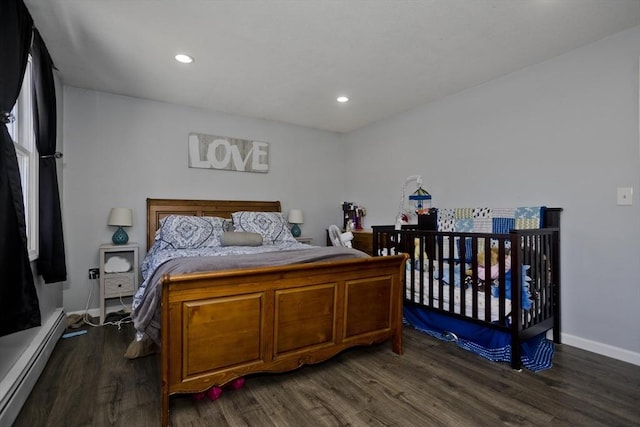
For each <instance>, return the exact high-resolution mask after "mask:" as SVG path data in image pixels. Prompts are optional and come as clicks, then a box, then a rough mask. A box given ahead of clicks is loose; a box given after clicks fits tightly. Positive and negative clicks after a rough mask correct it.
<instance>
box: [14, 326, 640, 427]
mask: <svg viewBox="0 0 640 427" xmlns="http://www.w3.org/2000/svg"><path fill="white" fill-rule="evenodd" d="M132 336H133V332H132V330H131V327H130V325H127V326H126V327H123V329H121V330H118V328H116V327H114V326H107V327H102V328H91V329H90V330H89V333H88V334H86V335H81V336H76V337H72V338H67V339H61V340H60V342H59V343H58V344H57V347H56V349H55V351H54V353H53V354H52V356H51V359H50V361H49V363H48V365H47V367H46V369H45V371H44V372H43V374H42V376H41V377H40V380H39V381H38V383H37V384H36V386H35V389H34V390H33V392H32V394H31V396H30V397H29V399H28V400H27V402H26V403H25V406H24V407H23V409H22V411H21V413H20V415H19V416H18V419H17V420H16V423H15V426H29V427H33V426H56V427H57V426H65V427H66V426H136V427H138V426H157V425H159V423H160V393H159V387H160V380H159V374H158V372H159V371H158V364H159V357H158V356H156V355H154V356H149V357H145V358H141V359H137V360H126V359H124V358H123V354H124V352H125V349H126V346H127V344H128V343H129V342H130V340H131V339H132ZM171 422H172V425H174V426H497V425H518V426H522V425H532V426H542V425H544V426H565V425H566V426H633V425H635V426H638V425H640V367H638V366H635V365H631V364H627V363H624V362H620V361H617V360H613V359H610V358H606V357H603V356H598V355H595V354H592V353H589V352H585V351H582V350H578V349H576V348H572V347H567V346H556V354H555V358H554V366H553V368H551V369H549V370H546V371H543V372H540V373H537V374H536V373H532V372H528V371H524V372H515V371H513V370H511V368H510V367H509V366H508V365H507V364H502V363H492V362H488V361H486V360H484V359H482V358H480V357H478V356H476V355H474V354H472V353H469V352H467V351H464V350H462V349H460V348H458V347H457V346H456V345H455V344H453V343H447V342H441V341H438V340H436V339H433V338H431V337H429V336H426V335H423V334H421V333H418V332H416V331H414V330H412V329H410V328H405V354H404V355H403V356H398V355H396V354H394V353H392V352H391V350H390V344H388V343H385V344H382V345H378V346H374V347H367V348H357V349H352V350H349V351H346V352H344V353H342V354H340V355H338V356H337V357H335V358H333V359H332V360H329V361H327V362H324V363H322V364H319V365H315V366H310V367H303V368H301V369H299V370H297V371H294V372H290V373H286V374H275V375H257V376H252V377H250V378H248V379H247V383H246V385H245V387H244V388H243V389H241V390H225V391H224V393H223V395H222V397H221V398H220V399H219V400H217V401H214V402H211V401H209V400H203V401H199V402H196V401H194V400H193V399H192V398H191V397H190V396H174V397H172V398H171Z"/></svg>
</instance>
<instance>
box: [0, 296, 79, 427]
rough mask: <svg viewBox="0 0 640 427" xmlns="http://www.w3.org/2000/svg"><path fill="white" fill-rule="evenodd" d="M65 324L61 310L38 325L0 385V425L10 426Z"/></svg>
mask: <svg viewBox="0 0 640 427" xmlns="http://www.w3.org/2000/svg"><path fill="white" fill-rule="evenodd" d="M66 327H67V322H66V318H65V314H64V310H63V309H62V308H58V309H56V310H55V311H54V312H53V314H52V315H51V316H49V319H48V320H47V321H46V322H45V324H44V325H42V326H41V327H40V328H41V329H40V331H39V332H38V334H37V335H36V336H35V338H34V339H33V340H32V342H31V344H30V345H29V346H28V347H27V349H26V350H25V352H24V353H23V354H22V356H20V358H19V359H18V360H17V361H16V363H15V364H14V365H13V367H12V368H11V370H10V371H9V372H8V374H7V375H6V376H5V377H4V378H3V379H2V381H1V382H0V426H10V425H12V424H13V422H14V421H15V419H16V417H17V416H18V414H19V413H20V410H21V409H22V405H24V402H26V400H27V398H28V397H29V394H30V393H31V390H33V386H34V385H35V384H36V381H38V378H39V377H40V374H41V373H42V370H43V369H44V367H45V366H46V364H47V362H48V361H49V357H50V356H51V353H52V352H53V349H54V348H55V346H56V343H57V342H58V339H59V338H60V337H61V336H62V334H63V333H64V330H65V328H66Z"/></svg>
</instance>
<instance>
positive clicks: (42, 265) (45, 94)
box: [31, 29, 67, 283]
mask: <svg viewBox="0 0 640 427" xmlns="http://www.w3.org/2000/svg"><path fill="white" fill-rule="evenodd" d="M31 60H32V61H33V94H34V95H33V96H34V105H35V111H34V119H35V129H34V130H35V134H36V144H37V146H38V152H39V153H40V170H39V188H38V191H39V200H38V206H39V227H40V242H39V244H40V248H39V256H38V273H39V274H40V275H41V276H42V278H43V279H44V282H45V283H56V282H63V281H65V280H67V267H66V263H65V254H64V239H63V236H62V214H61V211H60V194H59V192H58V174H57V172H56V159H57V158H58V157H59V156H61V154H59V153H57V152H56V89H55V85H54V82H53V61H51V57H50V56H49V51H48V50H47V46H46V45H45V44H44V41H43V40H42V38H41V37H40V33H39V32H38V30H36V29H34V31H33V44H32V46H31Z"/></svg>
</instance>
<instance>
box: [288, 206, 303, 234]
mask: <svg viewBox="0 0 640 427" xmlns="http://www.w3.org/2000/svg"><path fill="white" fill-rule="evenodd" d="M302 223H304V219H303V217H302V210H301V209H291V210H290V211H289V224H293V227H291V234H293V237H300V227H299V226H298V224H302Z"/></svg>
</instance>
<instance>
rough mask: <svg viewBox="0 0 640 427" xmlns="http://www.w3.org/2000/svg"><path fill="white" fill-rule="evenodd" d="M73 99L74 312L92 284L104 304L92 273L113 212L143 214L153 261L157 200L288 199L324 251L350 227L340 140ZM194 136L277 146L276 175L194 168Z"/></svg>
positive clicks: (89, 94)
mask: <svg viewBox="0 0 640 427" xmlns="http://www.w3.org/2000/svg"><path fill="white" fill-rule="evenodd" d="M64 99H65V103H64V117H65V121H64V138H65V150H66V152H65V156H64V174H65V181H64V183H65V185H64V198H63V211H64V212H63V215H64V224H65V231H66V236H67V239H66V240H67V260H68V266H69V280H68V281H67V283H66V284H65V288H64V307H65V309H66V310H67V311H78V310H84V308H85V305H86V303H87V298H88V295H89V288H90V286H93V287H94V297H93V298H92V300H91V303H90V304H89V308H95V307H97V306H98V299H97V297H96V296H95V293H96V292H97V291H98V290H97V286H95V284H94V285H91V284H90V283H89V280H88V278H87V270H88V269H89V268H90V267H96V266H98V246H99V245H100V244H101V243H108V242H110V240H111V235H112V234H113V231H114V229H113V228H110V227H108V226H107V217H108V215H109V210H110V208H111V207H131V208H133V210H134V226H133V227H131V228H129V229H128V230H127V232H128V233H129V235H130V241H131V242H138V243H140V244H141V250H142V251H143V253H144V242H145V232H146V231H145V230H146V228H145V226H146V216H145V215H146V213H145V207H146V199H147V198H148V197H152V198H202V199H230V200H280V201H281V203H282V207H283V212H285V214H286V212H288V210H289V209H290V208H292V207H295V208H301V209H303V211H304V217H305V223H304V225H303V226H302V231H303V235H306V236H311V237H313V239H314V242H313V243H314V244H320V245H324V239H325V234H324V233H325V231H324V230H325V229H326V228H327V227H328V225H329V224H331V223H334V222H337V221H340V203H341V202H342V199H343V185H342V181H343V176H344V170H343V169H344V168H343V164H344V163H342V160H341V159H343V158H344V139H343V137H342V136H341V135H339V134H335V133H331V132H324V131H318V130H312V129H307V128H302V127H297V126H290V125H286V124H281V123H276V122H270V121H265V120H257V119H250V118H243V117H238V116H231V115H225V114H217V113H212V112H207V111H203V110H199V109H192V108H186V107H181V106H176V105H171V104H166V103H159V102H151V101H145V100H140V99H135V98H129V97H124V96H116V95H110V94H105V93H101V92H95V91H88V90H83V89H77V88H72V87H65V98H64ZM189 132H200V133H205V134H212V135H221V136H230V137H237V138H245V139H255V140H259V141H265V142H268V143H270V147H269V150H270V170H269V172H268V173H266V174H262V173H248V172H232V171H217V170H207V169H190V168H189V167H188V163H187V139H188V134H189ZM141 255H143V254H141Z"/></svg>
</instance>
